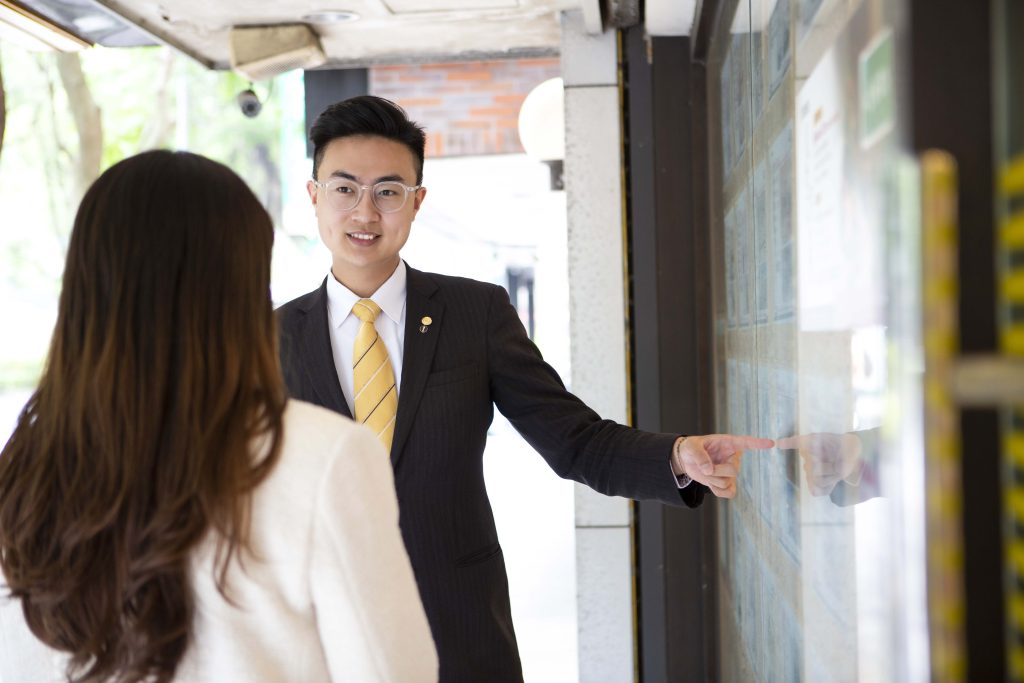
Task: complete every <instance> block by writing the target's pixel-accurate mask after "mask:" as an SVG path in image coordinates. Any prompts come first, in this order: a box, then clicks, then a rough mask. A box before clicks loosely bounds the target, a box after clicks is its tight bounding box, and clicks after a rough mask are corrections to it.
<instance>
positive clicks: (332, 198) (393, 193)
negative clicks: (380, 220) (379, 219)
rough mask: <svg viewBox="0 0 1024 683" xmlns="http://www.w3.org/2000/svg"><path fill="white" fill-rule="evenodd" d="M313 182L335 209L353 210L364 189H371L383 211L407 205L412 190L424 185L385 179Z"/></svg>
mask: <svg viewBox="0 0 1024 683" xmlns="http://www.w3.org/2000/svg"><path fill="white" fill-rule="evenodd" d="M313 184H314V185H316V186H317V187H319V188H320V189H321V190H323V191H324V195H325V196H326V197H327V203H328V204H330V206H331V208H332V209H334V210H335V211H351V210H352V209H354V208H356V207H357V206H358V205H359V202H360V201H361V200H362V198H363V190H370V199H372V200H373V205H374V206H376V207H377V210H378V211H380V212H381V213H394V212H395V211H400V210H401V209H402V207H403V206H405V202H406V200H407V199H408V198H409V193H410V192H415V191H416V190H418V189H420V188H421V187H423V186H422V185H412V186H410V185H403V184H402V183H399V182H395V181H393V180H385V181H382V182H379V183H377V184H376V185H373V186H370V185H360V184H359V183H357V182H356V181H354V180H349V179H348V178H331V179H330V180H328V181H326V182H320V181H319V180H314V181H313Z"/></svg>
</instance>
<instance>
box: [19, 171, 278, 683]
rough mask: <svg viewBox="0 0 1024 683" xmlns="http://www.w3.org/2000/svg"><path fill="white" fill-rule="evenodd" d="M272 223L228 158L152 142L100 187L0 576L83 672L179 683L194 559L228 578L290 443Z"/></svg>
mask: <svg viewBox="0 0 1024 683" xmlns="http://www.w3.org/2000/svg"><path fill="white" fill-rule="evenodd" d="M273 239H274V234H273V224H272V222H271V220H270V218H269V216H268V215H267V213H266V211H264V210H263V208H262V207H261V206H260V203H259V201H258V200H257V199H256V197H255V196H254V195H253V194H252V192H251V191H250V190H249V188H248V187H246V185H245V183H244V182H243V181H242V180H241V179H240V178H239V177H238V176H237V175H235V174H234V173H233V172H232V171H231V170H230V169H228V168H227V167H226V166H223V165H221V164H218V163H216V162H213V161H210V160H209V159H206V158H204V157H201V156H198V155H195V154H190V153H187V152H166V151H156V152H146V153H143V154H140V155H138V156H135V157H132V158H129V159H126V160H124V161H122V162H120V163H118V164H115V165H114V166H112V167H111V168H110V169H109V170H107V171H106V172H105V173H104V174H103V175H102V176H100V178H99V179H98V180H97V181H96V182H95V183H94V184H93V186H92V187H91V188H90V189H89V191H88V192H87V193H86V195H85V198H84V199H83V200H82V204H81V206H80V207H79V210H78V214H77V216H76V218H75V224H74V230H73V232H72V235H71V241H70V245H69V247H68V255H67V262H66V265H65V270H64V281H63V289H62V291H61V295H60V306H59V312H58V317H57V324H56V328H55V330H54V334H53V340H52V342H51V346H50V350H49V355H48V358H47V361H46V367H45V369H44V371H43V375H42V378H41V380H40V382H39V387H38V388H37V390H36V391H35V393H34V394H33V395H32V397H31V398H30V400H29V401H28V403H27V405H26V406H25V408H24V410H23V411H22V413H21V415H20V417H19V420H18V423H17V426H16V428H15V430H14V433H13V435H12V436H11V438H10V440H9V441H8V442H7V445H6V446H5V447H4V449H3V452H2V454H0V569H2V570H3V573H4V576H5V577H6V581H7V584H8V586H9V588H10V592H11V595H12V596H13V597H15V598H18V599H20V600H21V604H22V608H23V610H24V614H25V619H26V621H27V623H28V625H29V627H30V628H31V630H32V632H33V633H34V634H35V635H36V637H38V638H39V639H40V640H42V641H43V642H45V643H46V644H48V645H50V646H51V647H54V648H57V649H59V650H62V651H65V652H68V653H70V664H69V669H68V675H69V677H70V678H73V679H75V680H79V681H100V680H111V679H113V680H118V681H141V680H147V681H148V680H156V681H167V680H170V679H171V678H172V677H173V675H174V672H175V669H176V667H177V665H178V663H179V662H180V660H181V658H182V655H183V654H184V652H185V651H186V648H187V647H188V646H189V638H190V629H191V623H192V613H193V599H192V594H191V587H190V584H189V578H188V568H189V558H190V554H191V552H192V551H193V549H194V548H195V547H196V545H197V544H198V543H199V542H200V541H201V540H202V539H203V537H204V536H205V535H206V534H207V532H208V531H211V530H212V531H214V532H216V533H217V534H218V542H219V546H218V548H219V551H220V552H219V553H218V563H217V567H216V570H217V572H218V586H219V588H220V590H221V592H222V593H224V592H225V590H226V588H227V587H226V585H225V577H226V572H227V569H228V564H229V563H230V562H231V561H232V559H233V558H235V559H237V555H238V554H239V550H244V549H245V546H246V539H247V535H248V515H249V504H250V500H251V492H252V490H253V488H254V487H255V486H256V485H257V484H258V483H259V482H260V481H262V480H263V479H264V478H265V477H266V476H267V474H268V473H269V472H270V470H271V469H272V468H273V466H274V464H275V462H276V460H277V457H278V453H279V450H280V438H281V430H282V414H283V412H284V406H285V389H284V385H283V382H282V379H281V374H280V368H279V365H278V356H277V346H276V336H275V334H274V320H273V307H272V304H271V300H270V254H271V247H272V244H273Z"/></svg>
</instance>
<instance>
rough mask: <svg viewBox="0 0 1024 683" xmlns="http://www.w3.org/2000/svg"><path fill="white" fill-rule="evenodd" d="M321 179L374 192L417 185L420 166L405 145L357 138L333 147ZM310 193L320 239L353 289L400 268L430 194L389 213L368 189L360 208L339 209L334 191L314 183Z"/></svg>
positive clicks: (308, 186) (422, 192)
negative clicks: (330, 195)
mask: <svg viewBox="0 0 1024 683" xmlns="http://www.w3.org/2000/svg"><path fill="white" fill-rule="evenodd" d="M317 176H318V177H317V180H319V181H320V182H321V183H324V182H329V181H331V180H332V179H335V178H346V179H349V180H354V181H355V182H356V183H358V184H359V185H366V186H368V187H373V185H375V184H376V183H379V182H382V181H397V182H399V183H401V184H403V185H409V186H412V185H415V184H416V162H415V157H414V155H413V153H412V151H411V150H410V149H409V148H408V147H406V146H405V145H403V144H402V143H400V142H395V141H394V140H389V139H387V138H382V137H377V136H372V135H360V136H351V137H344V138H338V139H336V140H332V141H331V142H330V143H328V145H327V147H326V148H325V149H324V156H323V159H322V160H321V162H320V167H319V168H318V169H317ZM306 189H307V190H308V192H309V196H310V199H311V200H312V202H313V208H314V210H315V211H316V218H317V225H318V227H319V229H320V239H322V240H323V242H324V244H325V245H326V246H327V248H328V249H330V251H331V256H332V261H333V264H332V270H333V272H334V276H335V277H336V278H338V280H339V281H340V282H342V284H345V285H347V286H349V288H353V287H354V286H356V285H357V284H358V285H359V286H365V285H366V284H368V283H373V286H374V287H377V286H380V285H381V284H383V282H384V281H385V280H387V278H388V277H390V275H391V273H393V272H394V270H395V268H396V267H397V266H398V262H399V256H398V252H399V251H400V250H401V249H402V247H403V246H405V242H406V240H408V239H409V229H410V228H411V227H412V222H413V220H414V219H415V218H416V213H417V212H418V211H419V209H420V205H421V204H422V203H423V198H424V196H425V195H426V192H427V191H426V190H425V189H423V188H420V189H419V190H416V191H415V192H410V193H409V195H408V197H406V201H405V205H404V206H402V208H401V209H399V210H398V211H395V212H394V213H384V212H382V211H380V209H378V208H377V207H376V206H375V205H374V203H373V201H372V199H371V197H370V195H371V192H370V190H363V192H362V197H361V198H360V199H359V203H358V204H357V205H356V206H355V207H354V208H352V209H349V210H338V209H335V208H333V207H332V206H331V202H330V201H328V199H327V196H326V194H325V193H326V192H328V190H324V189H320V188H318V187H317V186H316V185H314V184H313V183H312V182H309V183H307V184H306ZM346 280H348V281H347V282H346Z"/></svg>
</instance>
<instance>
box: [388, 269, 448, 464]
mask: <svg viewBox="0 0 1024 683" xmlns="http://www.w3.org/2000/svg"><path fill="white" fill-rule="evenodd" d="M406 268H407V281H406V303H405V348H404V350H403V352H402V355H403V358H402V386H401V391H400V392H399V395H398V417H397V420H396V423H395V438H394V440H393V442H392V444H391V463H392V465H394V466H397V465H398V461H399V459H400V458H401V456H402V450H403V448H404V447H405V442H406V440H407V439H408V438H409V430H410V429H412V423H413V420H414V419H415V417H416V410H417V409H418V408H419V405H420V399H421V398H422V396H423V387H424V386H426V383H427V377H428V376H429V375H430V367H431V365H432V363H433V360H434V352H435V351H436V350H437V339H438V336H439V335H440V334H441V324H442V318H443V316H444V304H443V303H441V302H440V301H436V300H434V299H432V298H431V297H433V295H434V293H435V292H436V291H437V285H436V284H435V283H434V281H433V280H431V279H430V278H429V277H428V276H427V275H424V274H423V273H421V272H420V271H418V270H415V269H413V268H410V267H409V266H408V265H406ZM424 317H429V318H430V324H429V325H424V324H423V318H424ZM421 327H425V328H426V331H425V332H422V331H421V330H420V328H421Z"/></svg>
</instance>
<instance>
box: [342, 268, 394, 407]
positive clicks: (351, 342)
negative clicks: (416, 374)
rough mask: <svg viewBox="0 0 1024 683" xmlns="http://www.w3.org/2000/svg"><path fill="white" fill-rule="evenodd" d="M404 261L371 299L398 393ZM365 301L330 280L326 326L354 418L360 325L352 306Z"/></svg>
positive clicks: (377, 326)
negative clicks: (354, 375) (354, 351)
mask: <svg viewBox="0 0 1024 683" xmlns="http://www.w3.org/2000/svg"><path fill="white" fill-rule="evenodd" d="M405 279H406V271H405V261H399V262H398V267H397V268H395V272H394V273H392V274H391V277H389V278H388V279H387V281H385V282H384V284H382V285H381V286H380V287H379V288H378V289H377V291H376V292H374V293H373V294H372V295H370V297H369V298H370V299H372V300H373V302H374V303H375V304H377V305H378V306H380V309H381V311H382V313H381V314H380V315H378V316H377V321H376V323H375V324H374V326H375V327H376V328H377V334H379V335H380V338H381V340H382V341H383V342H384V348H386V349H387V350H388V358H389V359H390V360H391V369H392V370H394V372H395V392H396V394H400V393H401V391H402V352H403V350H404V349H405V292H406V288H405ZM362 298H363V297H361V296H359V295H357V294H355V293H354V292H353V291H352V290H350V289H349V288H348V287H346V286H345V285H343V284H341V283H340V282H338V281H337V279H335V277H334V274H333V273H332V274H328V276H327V322H328V327H329V328H330V330H331V351H332V352H333V353H334V367H336V368H337V369H338V381H340V382H341V392H342V393H343V394H344V395H345V402H346V403H347V404H348V409H349V412H351V413H352V414H353V415H355V407H354V403H353V397H352V395H353V394H354V393H355V392H354V391H353V389H352V384H353V378H352V348H353V346H355V341H356V333H357V332H358V331H359V325H360V324H361V322H360V320H359V318H357V317H356V316H355V315H353V313H352V306H354V305H355V303H356V302H357V301H359V300H360V299H362Z"/></svg>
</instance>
